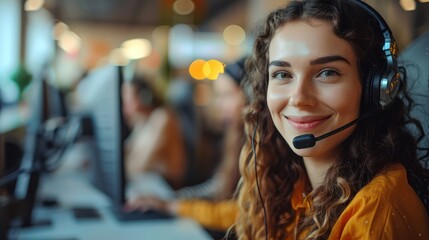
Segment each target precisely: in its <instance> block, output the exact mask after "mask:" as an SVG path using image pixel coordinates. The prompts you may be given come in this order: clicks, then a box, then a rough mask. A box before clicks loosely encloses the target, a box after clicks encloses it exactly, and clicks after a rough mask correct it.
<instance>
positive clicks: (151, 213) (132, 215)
mask: <svg viewBox="0 0 429 240" xmlns="http://www.w3.org/2000/svg"><path fill="white" fill-rule="evenodd" d="M113 214H114V215H115V217H116V218H117V219H118V220H119V221H136V220H146V219H147V220H153V219H172V218H174V217H173V216H171V215H169V214H166V213H162V212H158V211H155V210H148V211H145V212H142V211H139V210H134V211H131V212H127V211H124V210H122V209H114V210H113Z"/></svg>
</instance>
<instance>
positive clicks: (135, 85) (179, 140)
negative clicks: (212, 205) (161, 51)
mask: <svg viewBox="0 0 429 240" xmlns="http://www.w3.org/2000/svg"><path fill="white" fill-rule="evenodd" d="M159 99H160V98H158V97H157V96H156V94H155V91H154V90H153V89H152V87H151V86H150V85H149V83H148V82H147V80H146V79H143V78H138V77H136V78H134V79H133V80H131V81H130V82H125V83H124V84H123V86H122V100H123V102H122V103H123V114H124V118H125V121H126V123H127V125H128V126H129V127H130V129H131V133H130V135H129V136H128V137H127V139H126V141H125V152H126V157H125V159H126V160H125V161H126V164H125V169H126V174H127V177H128V178H130V179H131V178H133V177H134V176H135V175H138V174H141V173H144V172H148V171H153V172H156V173H159V174H160V175H161V176H163V177H164V178H165V179H166V180H167V182H168V183H169V184H170V185H171V186H172V187H173V189H177V188H180V187H182V186H183V184H184V177H185V169H186V151H185V146H184V140H183V134H182V130H181V128H180V125H179V123H178V120H177V116H176V113H175V111H174V110H173V109H172V108H170V107H168V106H167V105H162V104H161V101H160V100H159Z"/></svg>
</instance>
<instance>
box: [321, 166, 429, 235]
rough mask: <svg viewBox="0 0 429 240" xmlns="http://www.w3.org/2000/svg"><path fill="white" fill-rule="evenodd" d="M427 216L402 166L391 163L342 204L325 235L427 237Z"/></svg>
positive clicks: (428, 228)
mask: <svg viewBox="0 0 429 240" xmlns="http://www.w3.org/2000/svg"><path fill="white" fill-rule="evenodd" d="M428 226H429V217H428V215H427V212H426V209H425V207H424V205H423V204H422V202H421V201H420V199H419V197H418V196H417V194H416V193H415V192H414V190H413V189H412V187H411V186H410V185H409V184H408V181H407V174H406V171H405V168H404V167H403V166H402V165H401V164H392V165H391V166H389V167H388V168H386V169H385V170H383V171H382V172H380V173H379V174H377V175H376V176H375V177H374V179H373V180H371V182H369V183H368V184H367V185H366V186H365V187H364V188H362V189H361V190H360V191H359V192H358V193H357V194H356V196H355V197H354V199H353V200H352V201H351V202H350V204H349V205H348V206H347V207H346V208H345V210H344V211H343V212H342V214H341V215H340V217H339V218H338V220H337V222H336V223H335V225H334V227H333V228H332V231H331V235H330V238H329V239H417V238H420V239H425V238H423V236H424V237H427V239H429V227H428Z"/></svg>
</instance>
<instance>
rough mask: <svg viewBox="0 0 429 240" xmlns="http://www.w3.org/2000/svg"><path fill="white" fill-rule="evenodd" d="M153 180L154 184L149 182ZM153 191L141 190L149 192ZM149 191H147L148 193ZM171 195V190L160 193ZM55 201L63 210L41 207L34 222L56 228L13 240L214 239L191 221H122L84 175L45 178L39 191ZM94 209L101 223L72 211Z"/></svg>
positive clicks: (21, 233)
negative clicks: (98, 214) (83, 217)
mask: <svg viewBox="0 0 429 240" xmlns="http://www.w3.org/2000/svg"><path fill="white" fill-rule="evenodd" d="M148 179H151V180H148ZM156 181H158V180H157V179H156V178H154V177H153V176H150V175H148V177H147V178H146V179H145V183H151V184H147V185H148V186H154V183H155V182H156ZM150 188H153V187H149V188H143V189H140V190H142V191H148V190H150ZM145 189H146V190H145ZM159 194H160V195H164V194H168V191H167V190H164V191H161V192H159ZM43 196H48V197H54V198H55V199H57V200H58V202H59V203H60V206H59V207H54V208H42V207H37V208H36V209H35V211H34V218H35V219H36V220H37V219H39V220H42V219H49V220H51V221H52V223H53V224H52V225H50V226H44V227H32V228H24V229H15V230H11V231H10V235H11V238H13V239H46V240H49V239H56V240H62V239H64V240H66V239H67V240H71V239H73V240H98V239H103V240H110V239H112V240H113V239H115V240H117V239H125V240H133V239H160V240H162V239H179V240H180V239H201V240H205V239H211V237H210V236H209V234H208V233H206V232H205V231H204V230H203V229H202V228H201V227H200V226H199V225H198V224H197V223H195V222H194V221H192V220H190V219H184V218H175V219H168V220H139V221H127V222H120V221H118V220H117V219H116V218H115V216H114V215H113V213H112V212H111V209H110V203H109V200H108V198H107V196H106V195H104V194H103V193H102V192H100V191H98V190H97V189H95V188H94V187H92V185H91V184H89V182H87V181H86V178H85V177H83V176H82V174H79V173H76V172H61V173H57V174H51V175H48V176H45V177H44V178H43V179H42V184H41V187H40V190H39V197H43ZM76 206H90V207H94V208H96V210H98V212H99V213H100V215H101V218H100V219H94V220H77V219H76V218H75V217H74V216H73V214H72V212H71V210H70V209H71V207H76Z"/></svg>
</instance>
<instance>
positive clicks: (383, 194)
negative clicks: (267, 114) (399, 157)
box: [179, 164, 429, 240]
mask: <svg viewBox="0 0 429 240" xmlns="http://www.w3.org/2000/svg"><path fill="white" fill-rule="evenodd" d="M303 190H304V182H298V183H297V185H296V187H295V192H294V194H293V196H292V207H293V209H295V211H300V210H301V211H302V210H303V211H302V212H305V211H306V210H307V209H309V207H310V204H309V202H308V201H306V199H304V197H303V192H304V191H303ZM238 211H239V209H238V207H237V204H236V202H234V201H224V202H218V203H213V202H207V201H197V200H190V201H182V202H181V203H180V204H179V215H180V216H186V217H191V218H194V219H196V220H197V221H198V222H200V223H201V224H202V225H203V226H205V227H209V228H215V229H221V230H222V229H223V230H225V229H227V228H228V227H229V226H231V225H232V224H233V223H234V222H235V220H236V218H237V216H238ZM297 220H298V219H297ZM293 229H294V226H293V225H292V226H289V227H288V228H287V229H286V231H287V232H289V233H293ZM292 239H293V234H290V237H288V238H287V239H286V240H292ZM338 239H341V240H345V239H365V240H368V239H398V240H402V239H422V240H423V239H429V217H428V214H427V212H426V209H425V207H424V205H423V204H422V202H421V200H420V199H419V197H418V196H417V194H416V193H415V192H414V190H413V189H412V188H411V186H410V185H409V184H408V181H407V174H406V171H405V168H404V167H403V166H402V165H401V164H393V165H391V166H390V167H388V168H387V169H386V170H385V171H383V172H381V173H380V174H378V175H376V176H375V177H374V179H373V180H372V181H371V182H369V183H368V184H367V185H366V186H365V187H364V188H362V189H361V190H360V191H359V192H358V193H357V194H356V196H355V197H354V199H353V200H352V201H351V202H350V204H349V205H348V206H347V207H346V208H345V209H344V211H343V212H342V214H341V215H340V216H339V218H338V220H337V222H336V223H335V225H334V226H333V228H332V231H331V233H330V235H329V240H338Z"/></svg>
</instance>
